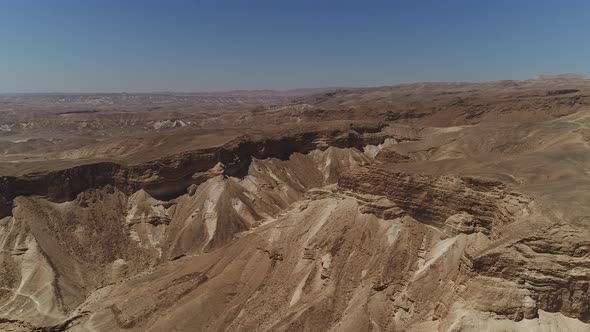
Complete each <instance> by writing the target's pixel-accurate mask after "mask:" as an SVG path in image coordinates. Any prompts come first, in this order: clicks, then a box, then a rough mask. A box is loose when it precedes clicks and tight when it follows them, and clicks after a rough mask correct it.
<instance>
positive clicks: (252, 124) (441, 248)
mask: <svg viewBox="0 0 590 332" xmlns="http://www.w3.org/2000/svg"><path fill="white" fill-rule="evenodd" d="M589 92H590V82H588V80H586V79H584V78H582V77H578V76H571V75H567V76H557V77H540V78H536V79H533V80H529V81H503V82H492V83H479V84H468V83H449V84H446V83H436V84H435V83H430V84H414V85H404V86H397V87H382V88H371V89H346V90H343V89H340V90H334V91H319V92H318V91H306V92H305V93H302V94H300V95H296V96H290V98H295V101H294V102H292V103H285V102H284V101H282V100H279V101H278V102H277V104H276V105H274V106H269V105H268V104H266V106H263V107H258V108H255V109H248V110H232V111H231V112H227V113H223V112H221V113H216V114H213V115H211V114H208V115H203V114H202V112H200V111H197V110H193V111H191V110H190V109H182V110H181V111H179V114H183V116H186V117H202V119H204V120H203V121H204V122H200V123H199V124H198V125H194V127H193V126H192V125H188V124H186V122H185V125H184V126H182V125H180V126H181V127H178V125H177V127H174V126H172V127H170V128H159V129H155V128H154V127H153V126H151V127H150V125H144V124H145V123H148V122H149V121H164V119H165V118H167V117H168V116H169V113H166V112H167V111H164V110H157V111H154V112H152V113H150V115H149V116H148V115H145V117H144V114H143V113H145V111H134V112H132V113H134V115H133V116H136V117H137V119H138V120H137V123H142V124H140V125H134V126H132V127H126V126H124V125H121V122H117V121H114V122H109V121H111V120H112V119H115V118H117V117H121V116H122V115H120V114H117V115H114V114H110V115H103V116H104V118H103V120H104V121H105V122H100V123H101V124H102V126H103V127H104V129H105V132H108V135H106V134H105V135H106V136H109V137H107V138H105V139H104V140H100V141H99V140H95V138H94V137H93V136H92V135H96V134H97V133H96V132H97V130H90V129H89V130H88V131H89V132H91V133H93V134H92V135H89V137H90V138H89V140H93V141H92V142H90V141H80V140H79V138H80V137H83V136H84V135H85V130H86V129H84V128H82V129H76V130H74V131H73V132H72V133H67V132H66V130H63V129H59V130H57V129H55V128H53V126H54V122H51V123H49V124H47V126H46V127H45V128H46V129H43V130H44V131H41V133H42V135H45V136H44V137H43V138H41V137H39V138H36V139H35V140H34V141H26V142H20V143H14V142H13V141H17V140H18V138H19V137H25V136H27V135H29V136H30V135H31V134H32V133H33V131H32V130H29V129H27V128H25V127H26V126H24V127H23V126H22V125H20V124H19V123H22V122H19V121H21V120H18V119H17V118H18V116H16V118H11V120H6V119H5V118H3V120H4V121H5V122H6V123H8V122H9V121H12V122H11V123H13V124H14V126H13V127H10V128H11V131H8V130H6V131H4V134H3V135H4V136H3V137H2V140H3V142H8V141H11V142H12V143H11V144H8V143H6V147H5V149H6V150H5V153H4V154H3V155H2V159H1V165H2V168H0V170H2V172H3V173H2V175H3V176H2V177H1V178H0V181H1V187H0V200H1V203H2V207H1V208H0V218H1V219H0V250H1V251H0V262H1V265H0V266H1V268H0V330H13V331H31V330H41V331H65V330H68V331H124V330H130V331H169V330H178V331H590V297H589V291H588V287H589V285H590V258H589V257H590V256H589V255H590V241H589V240H588V239H589V238H590V228H589V227H588V221H590V209H589V208H588V203H589V202H590V193H589V192H588V190H587V188H590V168H588V165H589V164H590V145H589V144H590V141H589V138H588V137H589V132H590V129H589V125H590V107H589V106H590V105H588V104H589V103H590V99H589V98H590V97H589V95H590V94H589ZM37 98H38V97H37ZM35 100H37V99H35ZM80 100H82V101H84V99H79V98H78V99H75V101H76V103H79V102H80ZM111 101H112V100H111ZM35 102H37V101H35ZM45 102H46V101H45ZM115 102H116V100H115ZM20 103H21V105H24V104H26V103H27V102H26V101H22V100H21V101H20ZM28 103H29V105H30V104H31V103H33V102H31V101H29V102H28ZM65 103H66V104H67V105H70V104H71V103H73V102H72V101H70V102H69V103H68V102H65ZM136 103H137V104H138V105H141V101H136ZM191 105H193V104H191ZM193 106H194V105H193ZM52 107H55V108H56V109H59V107H58V106H52ZM72 107H73V106H72ZM187 107H188V108H190V107H192V106H190V107H189V106H187ZM101 112H102V111H101ZM101 112H98V113H91V114H77V113H76V115H75V116H76V117H79V119H78V120H76V121H95V120H96V116H97V114H100V113H101ZM58 113H59V112H58ZM23 116H24V115H23ZM59 116H62V115H59ZM125 116H127V115H125ZM15 119H16V120H15ZM59 119H60V118H59V117H57V118H55V119H54V120H52V121H57V122H58V123H61V122H59V121H60V120H59ZM68 119H69V118H68ZM106 119H108V121H107V120H106ZM207 119H209V120H207ZM68 121H70V120H68ZM101 121H102V120H101ZM146 121H147V122H146ZM176 121H179V120H176ZM183 121H185V120H183ZM187 121H188V120H187ZM207 121H209V122H207ZM6 123H3V124H1V125H6ZM63 123H67V126H70V125H71V122H67V121H66V122H63ZM114 123H117V124H116V125H115V124H114ZM172 123H173V122H172ZM17 124H18V125H17ZM78 124H79V123H78ZM152 124H153V123H152ZM177 124H178V122H177ZM208 125H209V127H208V128H206V127H207V126H208ZM64 126H66V124H64ZM4 128H7V127H4ZM14 128H19V129H18V132H15V131H16V129H14ZM52 128H53V129H52ZM76 128H78V127H76ZM204 128H206V129H204ZM123 132H126V136H125V137H120V133H123ZM56 136H60V137H64V140H65V141H69V142H71V144H72V145H71V146H53V147H51V148H48V146H49V145H48V144H56V143H55V142H53V143H43V142H44V141H40V140H46V141H47V142H51V140H52V139H54V138H55V137H56ZM15 144H16V146H18V147H19V149H21V148H22V149H21V150H18V149H17V150H15V149H16V148H15ZM18 144H24V145H23V146H22V147H21V146H20V145H18Z"/></svg>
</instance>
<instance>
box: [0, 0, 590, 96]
mask: <svg viewBox="0 0 590 332" xmlns="http://www.w3.org/2000/svg"><path fill="white" fill-rule="evenodd" d="M570 72H577V73H583V74H590V1H585V0H567V1H564V0H555V1H544V0H536V1H532V0H531V1H528V0H511V1H504V0H497V1H484V0H481V1H478V0H470V1H467V0H464V1H459V0H457V1H454V0H445V1H443V0H438V1H393V0H392V1H370V0H369V1H360V0H359V1H347V0H341V1H331V0H325V1H321V0H315V1H308V0H297V1H286V0H241V1H227V0H217V1H197V0H194V1H180V0H161V1H151V0H142V1H139V0H135V1H134V0H117V1H111V0H47V1H45V0H37V1H31V0H0V92H56V91H60V92H99V91H100V92H120V91H127V92H132V91H138V92H147V91H218V90H232V89H266V88H268V89H290V88H300V87H324V86H376V85H390V84H398V83H404V82H416V81H485V80H498V79H525V78H529V77H532V76H535V75H537V74H541V73H548V74H552V73H570Z"/></svg>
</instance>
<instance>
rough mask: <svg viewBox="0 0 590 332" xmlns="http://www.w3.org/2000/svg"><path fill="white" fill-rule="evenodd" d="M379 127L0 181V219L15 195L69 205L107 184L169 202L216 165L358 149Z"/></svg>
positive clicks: (229, 169)
mask: <svg viewBox="0 0 590 332" xmlns="http://www.w3.org/2000/svg"><path fill="white" fill-rule="evenodd" d="M382 127H383V126H382V125H381V124H373V125H365V126H357V127H354V128H352V127H350V128H349V127H346V128H343V127H337V128H334V129H329V130H324V131H322V130H317V131H305V130H303V131H295V132H288V133H282V134H278V135H277V137H275V138H264V137H262V138H257V137H251V138H250V137H242V138H239V139H237V140H235V141H232V142H229V143H227V144H225V145H223V146H220V147H218V148H208V149H202V150H196V151H191V152H186V153H182V154H178V155H173V156H170V157H166V158H161V159H158V160H155V161H152V162H147V163H143V164H139V165H121V164H116V163H110V162H101V163H94V164H87V165H81V166H76V167H72V168H67V169H63V170H58V171H52V172H47V173H38V174H28V175H25V176H21V177H7V176H4V177H0V216H6V215H8V214H10V210H11V206H12V200H13V199H14V198H15V197H16V196H19V195H42V196H46V197H48V198H50V199H52V200H54V201H68V200H72V199H74V198H75V197H76V195H77V194H78V193H80V192H82V191H84V190H86V189H90V188H98V187H102V186H105V185H111V186H113V187H116V188H118V189H119V190H121V191H123V192H125V193H128V194H130V193H132V192H135V191H136V190H138V189H144V190H146V191H147V192H149V193H150V194H151V195H153V196H155V197H159V198H164V199H169V198H171V197H175V196H178V195H180V194H182V193H183V192H185V191H186V189H187V188H188V187H189V186H190V185H192V184H200V183H202V182H203V181H204V180H206V179H207V178H208V177H207V171H208V170H209V169H211V168H213V167H214V166H215V165H216V164H217V163H221V164H223V165H224V167H225V170H224V174H225V175H228V176H237V177H244V176H245V175H246V174H247V172H248V168H249V165H250V163H251V161H252V158H258V159H265V158H279V159H288V158H289V156H290V155H291V154H292V153H295V152H299V153H308V152H310V151H312V150H315V149H326V148H328V147H329V146H335V147H361V146H364V145H367V144H379V143H380V142H382V141H383V140H384V139H385V138H386V136H385V135H383V134H382V133H381V132H380V128H382Z"/></svg>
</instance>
